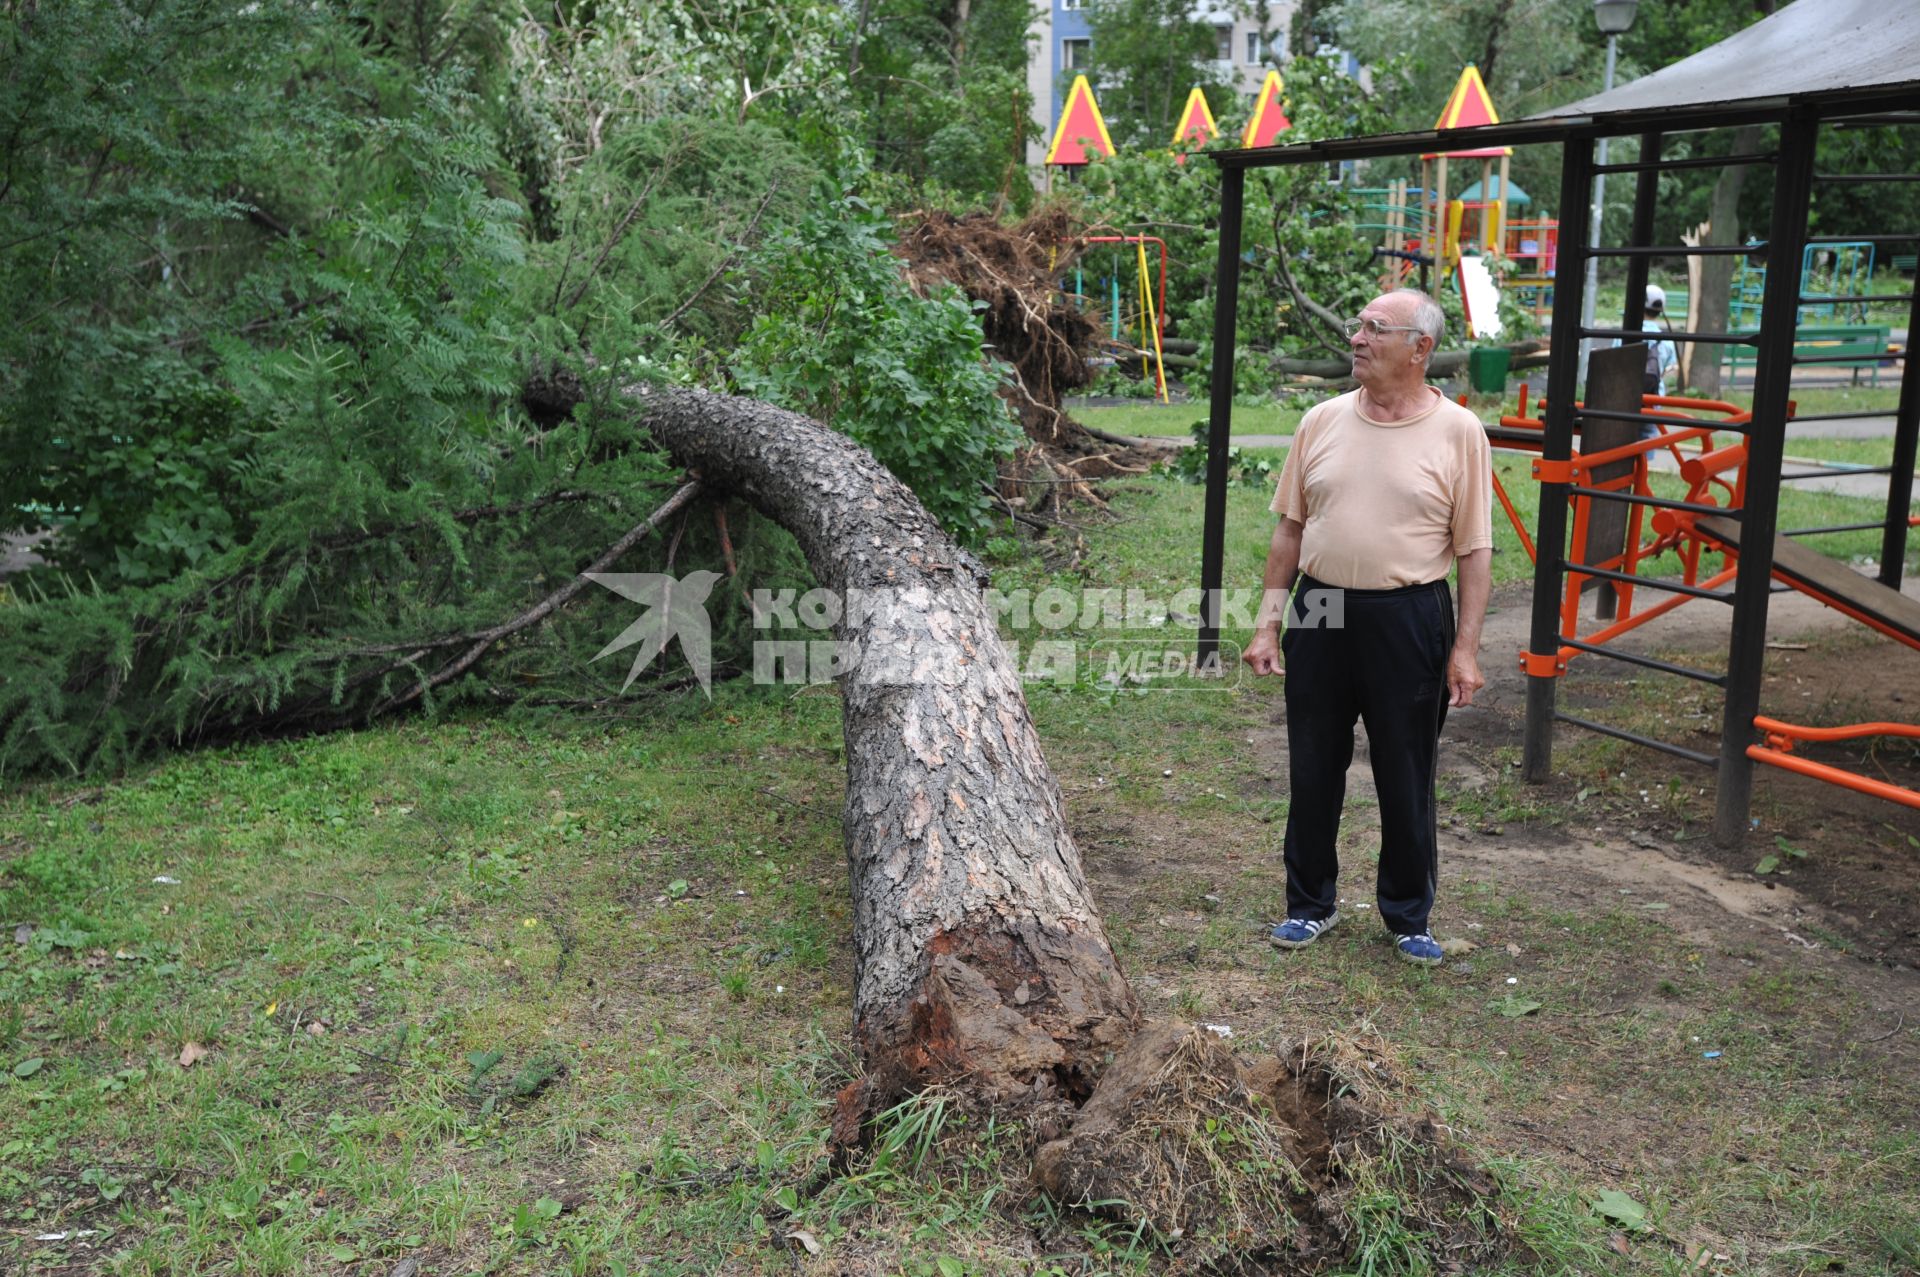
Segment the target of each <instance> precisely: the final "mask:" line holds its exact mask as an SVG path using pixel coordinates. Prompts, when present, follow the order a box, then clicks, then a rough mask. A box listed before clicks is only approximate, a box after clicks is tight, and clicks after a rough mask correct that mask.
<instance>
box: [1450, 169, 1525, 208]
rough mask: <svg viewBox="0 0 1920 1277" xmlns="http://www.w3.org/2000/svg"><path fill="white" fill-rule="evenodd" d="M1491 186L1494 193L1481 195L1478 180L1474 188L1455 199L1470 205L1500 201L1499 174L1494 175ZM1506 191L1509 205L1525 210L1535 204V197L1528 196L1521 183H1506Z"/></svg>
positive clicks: (1470, 187)
mask: <svg viewBox="0 0 1920 1277" xmlns="http://www.w3.org/2000/svg"><path fill="white" fill-rule="evenodd" d="M1491 186H1492V190H1493V193H1492V194H1491V195H1482V194H1481V193H1480V183H1479V181H1478V180H1476V181H1475V182H1474V183H1473V185H1472V186H1469V187H1468V188H1467V189H1466V190H1464V191H1461V192H1460V194H1459V195H1457V196H1455V197H1454V198H1456V199H1461V200H1465V201H1466V202H1467V203H1469V204H1471V203H1473V202H1474V201H1476V200H1495V199H1499V198H1500V187H1501V182H1500V175H1499V174H1498V173H1496V174H1494V176H1493V182H1492V183H1491ZM1506 189H1507V203H1509V204H1511V205H1513V206H1514V207H1515V208H1525V207H1526V206H1528V205H1529V204H1532V203H1533V196H1531V195H1529V194H1527V193H1526V191H1525V190H1523V189H1522V188H1521V186H1520V183H1518V182H1508V183H1506Z"/></svg>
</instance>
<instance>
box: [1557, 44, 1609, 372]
mask: <svg viewBox="0 0 1920 1277" xmlns="http://www.w3.org/2000/svg"><path fill="white" fill-rule="evenodd" d="M1619 48H1620V37H1619V36H1617V35H1610V36H1608V37H1607V79H1606V86H1605V88H1604V89H1603V90H1602V92H1612V90H1613V62H1614V55H1615V54H1616V53H1617V52H1618V51H1619ZM1598 162H1599V163H1601V164H1605V163H1606V162H1607V139H1606V138H1604V137H1603V138H1601V139H1600V159H1599V161H1598ZM1565 210H1566V206H1565V205H1562V206H1561V211H1562V213H1563V214H1564V213H1565ZM1606 212H1607V175H1606V174H1605V173H1596V174H1594V175H1593V211H1592V213H1591V214H1590V215H1589V217H1588V223H1587V224H1588V230H1587V233H1586V234H1585V235H1583V236H1582V237H1581V242H1582V243H1584V244H1586V245H1587V246H1588V247H1590V248H1598V247H1600V231H1601V229H1602V224H1603V223H1604V222H1605V221H1606ZM1566 233H1567V228H1566V227H1565V226H1564V225H1562V226H1561V227H1560V238H1561V239H1562V240H1564V239H1565V238H1566ZM1599 294H1600V259H1599V258H1597V257H1589V258H1587V287H1586V299H1587V300H1586V308H1585V309H1584V310H1582V311H1581V312H1580V326H1581V327H1582V328H1591V327H1593V307H1594V302H1595V299H1596V298H1598V296H1599ZM1592 340H1593V339H1591V338H1582V339H1581V341H1580V380H1581V381H1585V380H1586V379H1587V352H1588V351H1589V350H1592V349H1593V346H1592V344H1591V343H1592Z"/></svg>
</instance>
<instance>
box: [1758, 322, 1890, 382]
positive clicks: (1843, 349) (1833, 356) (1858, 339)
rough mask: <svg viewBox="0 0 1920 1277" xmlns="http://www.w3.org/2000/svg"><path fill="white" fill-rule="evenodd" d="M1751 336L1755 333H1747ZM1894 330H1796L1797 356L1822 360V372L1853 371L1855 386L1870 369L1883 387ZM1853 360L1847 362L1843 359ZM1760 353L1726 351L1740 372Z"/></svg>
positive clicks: (1869, 327)
mask: <svg viewBox="0 0 1920 1277" xmlns="http://www.w3.org/2000/svg"><path fill="white" fill-rule="evenodd" d="M1745 331H1748V332H1751V331H1752V330H1751V329H1748V330H1745ZM1891 335H1892V329H1890V328H1889V327H1888V326H1887V325H1885V324H1802V325H1800V327H1799V328H1797V329H1795V330H1794V334H1793V353H1794V354H1795V355H1796V356H1818V357H1820V358H1821V359H1822V361H1823V362H1822V363H1820V364H1817V365H1815V366H1816V367H1820V368H1851V369H1852V370H1853V381H1854V384H1856V385H1857V384H1859V381H1860V370H1861V369H1862V368H1865V369H1868V370H1869V372H1870V377H1869V381H1870V383H1871V384H1872V385H1875V386H1877V385H1879V384H1880V361H1881V360H1883V359H1885V358H1886V357H1887V340H1888V338H1889V337H1890V336H1891ZM1849 355H1850V356H1853V358H1844V357H1843V356H1849ZM1759 357H1760V352H1759V351H1757V350H1755V349H1754V348H1753V347H1752V346H1728V347H1726V362H1727V365H1728V367H1729V368H1730V369H1732V370H1735V371H1738V370H1739V369H1740V368H1743V367H1749V366H1751V365H1753V364H1754V363H1755V362H1757V361H1758V359H1759Z"/></svg>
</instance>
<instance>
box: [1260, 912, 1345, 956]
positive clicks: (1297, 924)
mask: <svg viewBox="0 0 1920 1277" xmlns="http://www.w3.org/2000/svg"><path fill="white" fill-rule="evenodd" d="M1338 921H1340V911H1339V910H1338V909H1336V910H1334V911H1333V912H1332V913H1330V914H1328V915H1327V916H1326V917H1324V918H1288V919H1287V920H1286V921H1285V922H1283V923H1281V924H1280V925H1279V926H1277V927H1275V928H1274V929H1273V934H1271V935H1269V936H1268V937H1267V939H1269V940H1271V941H1272V942H1273V943H1274V944H1276V945H1278V946H1279V947H1280V948H1282V949H1304V948H1306V947H1307V946H1308V945H1310V944H1312V943H1313V942H1314V941H1315V940H1318V939H1319V938H1320V933H1321V932H1323V931H1331V930H1333V924H1334V923H1336V922H1338Z"/></svg>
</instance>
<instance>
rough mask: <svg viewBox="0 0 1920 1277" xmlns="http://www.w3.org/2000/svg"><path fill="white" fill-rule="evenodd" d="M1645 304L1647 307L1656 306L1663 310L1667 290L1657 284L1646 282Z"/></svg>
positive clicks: (1665, 304)
mask: <svg viewBox="0 0 1920 1277" xmlns="http://www.w3.org/2000/svg"><path fill="white" fill-rule="evenodd" d="M1647 305H1648V306H1649V307H1652V306H1658V307H1659V308H1660V309H1662V310H1665V309H1666V308H1667V290H1666V289H1664V288H1662V287H1660V285H1658V284H1648V285H1647Z"/></svg>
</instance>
